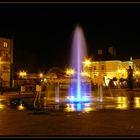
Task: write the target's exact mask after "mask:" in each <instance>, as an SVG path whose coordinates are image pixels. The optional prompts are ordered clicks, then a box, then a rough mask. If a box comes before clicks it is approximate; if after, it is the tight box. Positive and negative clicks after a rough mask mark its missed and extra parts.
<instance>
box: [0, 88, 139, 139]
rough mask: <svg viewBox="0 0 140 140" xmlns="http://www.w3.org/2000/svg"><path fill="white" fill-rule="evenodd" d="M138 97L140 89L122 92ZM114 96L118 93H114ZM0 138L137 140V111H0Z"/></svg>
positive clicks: (119, 90)
mask: <svg viewBox="0 0 140 140" xmlns="http://www.w3.org/2000/svg"><path fill="white" fill-rule="evenodd" d="M123 91H125V93H126V94H129V93H130V94H133V95H134V96H138V95H139V96H140V88H135V89H134V90H133V91H129V90H128V89H124V90H123ZM112 92H113V94H115V93H119V92H121V89H113V90H112ZM33 95H34V94H33V93H21V94H20V95H19V93H15V92H13V93H3V95H0V97H5V98H7V99H8V98H11V97H19V96H33ZM0 137H23V138H24V137H25V138H26V137H33V138H34V137H35V138H36V137H47V138H48V137H51V138H54V137H55V138H59V137H60V138H61V137H64V138H65V137H66V138H73V137H74V138H83V137H87V138H90V137H93V138H96V137H97V138H100V137H101V138H102V137H103V138H106V137H107V138H108V137H109V138H110V137H111V138H112V137H115V138H120V137H125V138H130V137H132V138H139V137H140V109H126V110H125V109H124V110H119V109H118V110H115V109H102V110H95V111H91V112H64V111H61V110H53V111H49V112H47V113H45V114H35V113H34V112H33V111H31V110H16V109H11V108H5V109H3V108H0Z"/></svg>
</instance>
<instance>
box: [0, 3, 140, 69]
mask: <svg viewBox="0 0 140 140" xmlns="http://www.w3.org/2000/svg"><path fill="white" fill-rule="evenodd" d="M77 24H80V25H81V26H82V28H83V30H84V33H85V38H86V41H87V47H88V54H89V56H93V55H94V53H95V52H97V50H98V49H99V48H106V47H109V46H113V47H114V48H116V50H117V55H118V56H119V57H122V58H123V57H128V58H129V57H130V56H133V57H134V58H138V57H139V56H140V55H139V54H140V4H95V3H93V4H92V3H90V4H48V3H46V4H45V3H44V4H41V3H40V4H2V3H1V4H0V36H1V37H11V36H12V35H14V64H15V68H16V69H21V68H22V69H24V68H25V69H28V70H29V71H32V70H35V69H44V68H45V69H47V70H48V69H49V68H51V67H54V66H58V67H60V68H62V69H64V68H65V67H67V66H68V65H69V57H70V48H71V46H70V44H71V43H70V41H71V37H72V32H73V30H74V28H75V26H76V25H77ZM139 58H140V57H139Z"/></svg>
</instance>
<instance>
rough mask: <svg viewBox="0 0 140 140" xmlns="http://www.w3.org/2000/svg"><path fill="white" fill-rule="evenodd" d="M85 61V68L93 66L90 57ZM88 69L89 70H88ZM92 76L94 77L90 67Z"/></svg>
mask: <svg viewBox="0 0 140 140" xmlns="http://www.w3.org/2000/svg"><path fill="white" fill-rule="evenodd" d="M83 63H84V68H88V70H89V68H91V60H90V59H85V61H84V62H83ZM86 71H87V70H86ZM90 78H92V69H90Z"/></svg>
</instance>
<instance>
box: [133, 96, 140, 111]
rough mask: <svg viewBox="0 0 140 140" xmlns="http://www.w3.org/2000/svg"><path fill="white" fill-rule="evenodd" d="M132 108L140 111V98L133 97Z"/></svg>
mask: <svg viewBox="0 0 140 140" xmlns="http://www.w3.org/2000/svg"><path fill="white" fill-rule="evenodd" d="M134 108H135V109H140V97H134Z"/></svg>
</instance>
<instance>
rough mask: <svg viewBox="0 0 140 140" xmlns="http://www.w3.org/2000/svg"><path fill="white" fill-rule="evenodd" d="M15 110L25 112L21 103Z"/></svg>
mask: <svg viewBox="0 0 140 140" xmlns="http://www.w3.org/2000/svg"><path fill="white" fill-rule="evenodd" d="M17 110H25V107H24V105H23V104H22V103H21V104H20V105H18V106H17Z"/></svg>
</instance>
